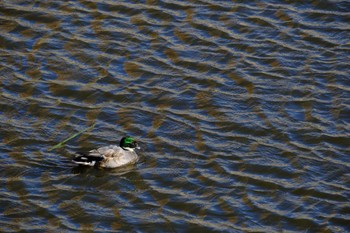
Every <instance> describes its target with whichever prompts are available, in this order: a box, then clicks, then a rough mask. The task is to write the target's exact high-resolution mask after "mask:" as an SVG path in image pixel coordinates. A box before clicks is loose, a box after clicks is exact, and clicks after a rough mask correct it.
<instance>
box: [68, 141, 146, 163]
mask: <svg viewBox="0 0 350 233" xmlns="http://www.w3.org/2000/svg"><path fill="white" fill-rule="evenodd" d="M135 149H140V147H139V145H138V143H137V142H136V141H135V140H134V139H133V138H132V137H130V136H126V137H123V138H122V139H121V140H120V143H119V146H116V145H110V146H104V147H101V148H98V149H94V150H90V151H89V152H87V153H84V152H83V153H77V154H76V156H75V157H74V158H73V160H72V161H73V162H74V163H76V164H79V165H86V166H96V167H106V168H116V167H121V166H124V165H127V164H133V163H135V162H136V161H137V160H138V156H137V154H136V152H135V151H134V150H135Z"/></svg>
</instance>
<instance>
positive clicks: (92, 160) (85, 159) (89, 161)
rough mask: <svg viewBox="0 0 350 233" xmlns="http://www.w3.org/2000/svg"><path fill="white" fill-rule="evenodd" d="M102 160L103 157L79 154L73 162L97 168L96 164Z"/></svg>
mask: <svg viewBox="0 0 350 233" xmlns="http://www.w3.org/2000/svg"><path fill="white" fill-rule="evenodd" d="M102 159H103V157H97V156H91V155H89V154H87V153H82V152H78V153H77V154H76V155H75V157H74V158H73V159H72V162H73V163H76V164H79V165H84V166H95V164H96V163H98V162H100V161H101V160H102Z"/></svg>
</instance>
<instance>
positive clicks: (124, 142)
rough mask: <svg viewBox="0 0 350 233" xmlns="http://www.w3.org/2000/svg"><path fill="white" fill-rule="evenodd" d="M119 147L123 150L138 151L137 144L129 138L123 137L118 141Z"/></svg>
mask: <svg viewBox="0 0 350 233" xmlns="http://www.w3.org/2000/svg"><path fill="white" fill-rule="evenodd" d="M119 146H120V147H121V148H123V149H124V150H129V151H133V150H135V149H140V147H139V145H138V143H137V142H136V141H135V139H133V138H132V137H130V136H126V137H123V138H122V139H121V140H120V144H119Z"/></svg>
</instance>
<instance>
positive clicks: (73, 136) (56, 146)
mask: <svg viewBox="0 0 350 233" xmlns="http://www.w3.org/2000/svg"><path fill="white" fill-rule="evenodd" d="M95 124H96V123H94V124H93V125H91V126H90V127H89V128H86V129H83V130H81V131H79V132H78V133H75V134H73V135H71V136H70V137H69V138H67V139H65V140H63V141H62V142H60V143H58V144H56V145H54V146H53V147H51V148H50V149H49V150H48V151H52V150H55V149H57V148H61V147H62V146H63V145H64V144H65V143H66V142H68V141H69V140H71V139H73V138H75V137H77V136H79V135H80V134H82V133H84V132H86V131H88V130H92V129H93V128H94V127H95Z"/></svg>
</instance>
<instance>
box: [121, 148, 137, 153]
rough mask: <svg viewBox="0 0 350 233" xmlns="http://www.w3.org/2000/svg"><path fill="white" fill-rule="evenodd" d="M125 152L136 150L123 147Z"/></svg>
mask: <svg viewBox="0 0 350 233" xmlns="http://www.w3.org/2000/svg"><path fill="white" fill-rule="evenodd" d="M122 149H123V150H126V151H131V152H133V151H134V149H133V148H130V147H122Z"/></svg>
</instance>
